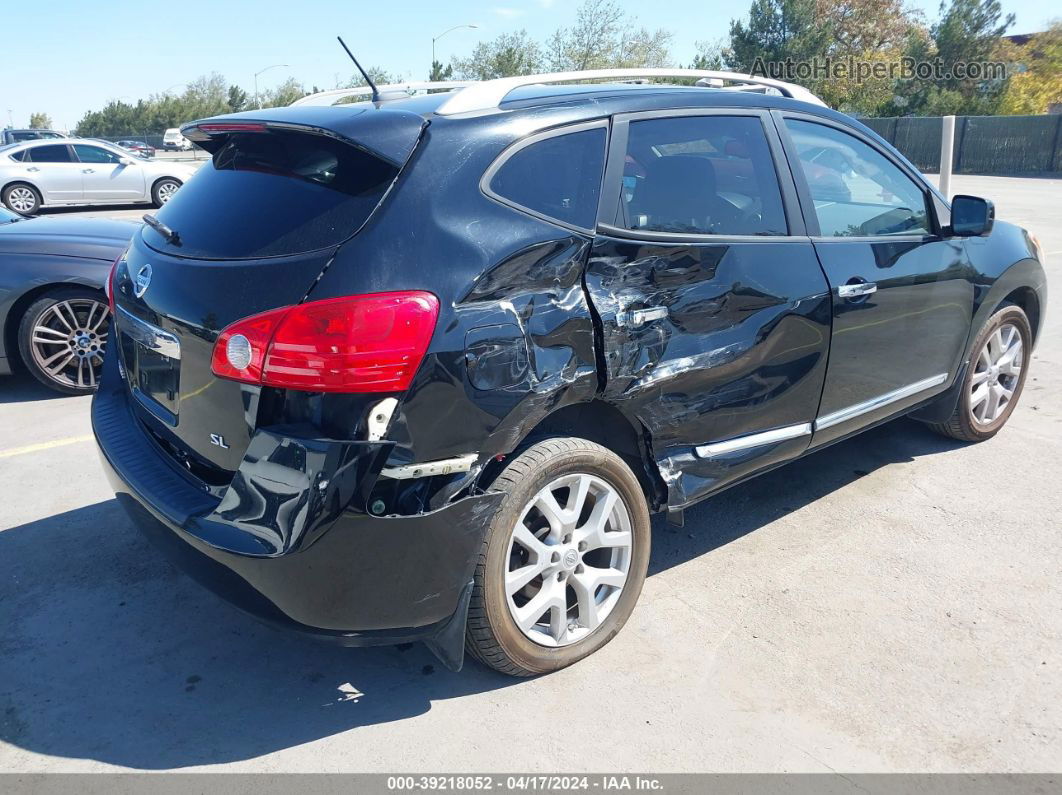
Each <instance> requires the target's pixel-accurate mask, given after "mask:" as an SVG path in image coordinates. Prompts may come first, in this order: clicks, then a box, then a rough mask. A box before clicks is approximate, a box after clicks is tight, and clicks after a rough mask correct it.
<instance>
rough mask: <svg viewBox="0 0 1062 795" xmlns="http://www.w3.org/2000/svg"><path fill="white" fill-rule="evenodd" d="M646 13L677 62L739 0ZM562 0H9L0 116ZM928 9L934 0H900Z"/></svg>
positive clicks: (420, 45)
mask: <svg viewBox="0 0 1062 795" xmlns="http://www.w3.org/2000/svg"><path fill="white" fill-rule="evenodd" d="M619 2H620V4H621V5H622V6H623V7H624V8H625V9H627V10H628V12H629V13H630V14H631V15H632V16H634V17H635V18H636V20H637V22H638V23H639V24H641V25H644V26H646V27H651V28H656V27H662V28H666V29H668V30H671V31H673V32H674V35H675V38H674V42H673V46H672V55H673V57H674V58H675V60H676V61H677V62H680V63H688V62H689V61H690V60H691V59H692V58H693V54H694V52H695V49H696V47H695V42H697V41H698V40H703V39H707V40H715V39H718V38H720V37H723V36H725V35H726V32H727V29H728V25H729V22H730V19H731V18H732V17H736V16H739V15H744V14H746V13H747V11H748V6H749V0H734V1H733V2H729V3H720V2H708V1H707V0H657V1H656V2H645V0H619ZM576 5H577V4H576V3H575V2H573V1H572V0H430V2H429V1H427V0H424V1H422V0H375V1H374V2H363V1H362V0H212V2H202V1H201V0H177V2H175V3H172V4H168V5H166V4H162V3H137V2H128V0H125V1H124V2H116V1H115V0H43V2H42V1H41V0H9V1H8V2H4V3H3V12H2V13H0V55H2V60H3V64H4V66H3V68H2V70H0V126H3V125H6V124H7V123H8V119H9V114H8V111H9V110H10V119H11V121H12V122H13V123H14V125H15V126H17V127H22V126H25V125H27V124H28V122H29V115H30V113H31V112H34V111H43V112H46V113H48V114H49V115H50V116H51V117H52V120H53V122H54V123H55V125H56V126H57V127H58V128H60V129H69V128H70V127H73V126H75V125H76V124H77V122H78V121H79V120H80V118H81V116H82V115H83V114H84V113H85V111H87V110H93V109H97V108H100V107H102V106H103V105H105V104H106V103H107V101H108V100H110V99H123V100H126V101H131V100H135V99H138V98H140V97H146V96H147V95H148V94H151V93H153V92H161V91H164V90H166V89H169V88H171V87H172V88H173V90H174V91H175V92H179V91H181V90H183V86H182V84H183V83H185V82H187V81H189V80H192V79H194V78H196V77H198V76H199V75H202V74H205V73H209V72H212V71H217V72H220V73H221V74H222V75H224V76H225V77H226V78H227V79H228V80H229V81H230V82H236V83H239V84H240V85H241V86H243V87H244V88H245V89H246V90H247V91H248V93H250V92H251V90H252V88H253V84H254V73H255V72H256V71H258V70H259V69H262V68H264V67H267V66H270V65H271V64H277V63H283V64H289V66H286V67H281V68H276V69H271V70H270V71H269V72H267V73H265V74H263V75H261V77H260V78H259V85H260V86H262V87H268V86H271V85H274V84H276V83H279V82H281V81H283V80H284V79H285V78H287V77H289V76H290V77H296V78H298V79H299V80H300V81H301V82H303V83H304V84H305V85H306V86H307V88H309V87H310V86H311V85H313V84H316V85H317V86H319V87H321V88H333V87H334V86H335V84H336V81H337V79H338V80H339V81H344V82H345V81H346V80H347V79H348V78H349V76H350V73H351V72H352V66H351V64H350V63H349V61H348V60H347V58H346V56H345V55H344V54H343V52H342V50H341V49H340V47H339V45H338V44H337V43H336V41H335V36H336V35H337V34H338V35H342V36H343V38H344V39H345V40H346V42H347V44H348V45H349V46H350V47H351V49H352V50H353V51H354V54H355V55H357V56H358V60H360V61H361V63H362V65H364V66H366V67H368V66H370V65H371V66H380V67H383V68H384V69H387V70H388V71H390V72H392V73H397V74H401V75H403V76H404V77H408V78H412V79H417V80H422V79H426V78H427V72H428V69H429V67H430V63H431V40H432V37H433V36H437V35H438V34H440V33H442V32H443V31H445V30H446V29H447V28H449V27H451V26H453V25H460V24H476V25H478V28H477V29H476V30H455V31H453V32H451V33H448V34H447V35H446V36H445V37H443V38H442V39H441V40H440V41H439V42H438V44H437V50H438V57H439V60H441V61H446V60H448V59H449V58H450V57H451V56H453V55H464V54H466V53H467V52H469V51H470V50H471V49H472V47H473V46H474V45H475V43H476V42H477V41H478V40H479V39H490V38H493V37H494V36H497V35H498V34H499V33H503V32H506V31H512V30H518V29H520V28H526V29H527V31H528V32H529V33H530V34H531V35H532V36H534V37H536V38H538V39H540V40H541V39H545V38H546V37H547V36H548V35H549V34H550V33H551V32H552V31H553V30H554V29H556V28H557V27H561V26H566V25H570V24H571V23H572V21H573V18H574V16H575V8H576ZM912 5H914V6H915V7H918V8H921V9H923V11H925V13H926V16H927V18H928V19H930V20H932V19H934V18H935V17H936V14H937V8H938V6H939V2H938V0H913V2H912ZM1003 7H1004V10H1005V11H1008V12H1013V13H1014V14H1016V15H1017V23H1016V24H1015V25H1014V27H1013V28H1012V29H1011V32H1012V33H1029V32H1034V31H1037V30H1042V29H1043V28H1044V27H1045V26H1046V24H1047V22H1048V21H1049V20H1050V19H1051V18H1053V17H1055V16H1058V15H1059V14H1060V10H1059V6H1058V4H1057V0H1003Z"/></svg>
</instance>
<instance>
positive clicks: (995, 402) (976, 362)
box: [927, 304, 1032, 442]
mask: <svg viewBox="0 0 1062 795" xmlns="http://www.w3.org/2000/svg"><path fill="white" fill-rule="evenodd" d="M972 350H973V353H972V355H971V356H970V364H969V366H968V367H967V368H966V375H965V376H964V378H963V383H962V387H961V392H960V396H959V401H958V403H957V404H956V406H955V411H954V412H953V413H952V415H951V416H950V417H949V418H948V419H947V420H945V421H944V422H940V423H927V424H928V425H929V427H930V428H932V429H933V430H934V431H936V432H937V433H940V434H943V435H944V436H948V437H950V438H952V439H959V440H960V441H964V442H983V441H985V440H986V439H991V438H992V437H993V436H995V435H996V434H997V433H999V431H1000V429H1001V428H1002V427H1003V426H1004V425H1005V424H1006V423H1007V420H1009V419H1010V415H1011V414H1013V413H1014V408H1015V406H1017V404H1018V398H1019V397H1021V391H1022V388H1023V387H1024V386H1025V376H1026V374H1027V373H1028V371H1029V359H1030V357H1031V356H1032V327H1031V326H1030V325H1029V318H1028V317H1027V316H1026V315H1025V312H1024V311H1023V310H1022V309H1021V307H1017V306H1013V305H1010V304H1008V305H1006V306H1003V307H1001V308H1000V309H999V310H998V311H997V312H996V313H995V314H993V315H992V317H990V318H989V319H988V322H987V323H985V327H984V328H983V329H981V333H980V334H978V335H977V339H976V340H975V341H974V344H973V349H972Z"/></svg>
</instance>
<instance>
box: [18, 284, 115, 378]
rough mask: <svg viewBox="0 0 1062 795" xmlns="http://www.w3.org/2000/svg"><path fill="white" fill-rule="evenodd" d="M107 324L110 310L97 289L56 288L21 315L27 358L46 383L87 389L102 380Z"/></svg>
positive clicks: (22, 339) (34, 370) (22, 343)
mask: <svg viewBox="0 0 1062 795" xmlns="http://www.w3.org/2000/svg"><path fill="white" fill-rule="evenodd" d="M109 329H110V309H109V308H108V306H107V302H106V301H105V300H104V299H103V297H102V296H100V295H99V294H98V293H95V292H94V291H91V290H87V289H85V290H82V289H77V290H63V291H56V292H55V293H52V294H51V295H47V296H45V297H44V298H42V299H40V300H38V301H36V302H34V304H33V305H32V306H30V308H29V310H28V311H27V312H26V314H25V315H24V316H23V319H22V323H21V327H20V334H19V345H20V348H21V351H22V356H23V361H24V362H25V363H26V365H27V366H28V368H29V370H30V372H31V373H33V375H34V376H35V377H36V378H37V380H38V381H40V382H41V383H43V384H45V385H46V386H49V387H51V388H52V389H55V390H57V391H60V392H64V393H66V394H74V395H78V394H88V393H90V392H93V391H94V390H95V389H96V386H97V385H98V384H99V378H100V373H101V372H102V369H103V356H104V353H105V351H106V348H107V333H108V331H109Z"/></svg>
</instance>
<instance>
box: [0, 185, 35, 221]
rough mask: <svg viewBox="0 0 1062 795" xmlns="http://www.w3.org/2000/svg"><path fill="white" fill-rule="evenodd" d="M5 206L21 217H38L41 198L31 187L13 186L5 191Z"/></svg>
mask: <svg viewBox="0 0 1062 795" xmlns="http://www.w3.org/2000/svg"><path fill="white" fill-rule="evenodd" d="M3 200H4V204H5V205H7V209H9V210H11V211H12V212H15V213H18V214H19V215H36V214H37V211H38V210H40V208H41V197H40V194H38V193H37V191H36V190H35V189H34V188H32V187H30V186H29V185H12V186H10V187H9V188H7V189H5V190H4V196H3Z"/></svg>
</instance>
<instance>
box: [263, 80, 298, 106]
mask: <svg viewBox="0 0 1062 795" xmlns="http://www.w3.org/2000/svg"><path fill="white" fill-rule="evenodd" d="M304 96H306V89H305V88H304V87H303V85H302V83H300V82H299V81H298V80H296V79H295V78H294V77H289V78H288V79H287V80H285V81H284V82H283V83H281V84H280V85H279V86H276V87H275V88H271V89H269V90H268V91H265V92H261V93H259V101H260V102H261V104H262V107H263V108H284V107H287V106H288V105H290V104H291V103H292V102H294V101H295V100H297V99H301V98H302V97H304Z"/></svg>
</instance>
